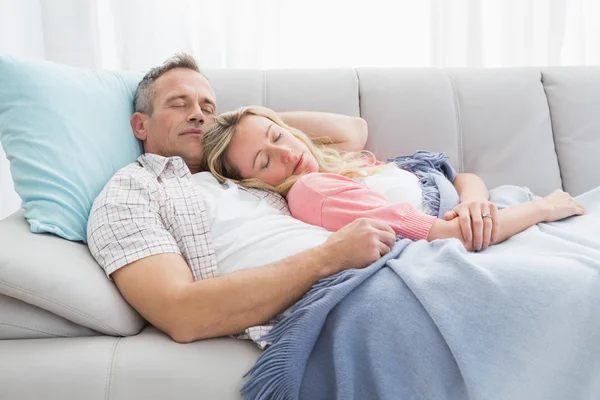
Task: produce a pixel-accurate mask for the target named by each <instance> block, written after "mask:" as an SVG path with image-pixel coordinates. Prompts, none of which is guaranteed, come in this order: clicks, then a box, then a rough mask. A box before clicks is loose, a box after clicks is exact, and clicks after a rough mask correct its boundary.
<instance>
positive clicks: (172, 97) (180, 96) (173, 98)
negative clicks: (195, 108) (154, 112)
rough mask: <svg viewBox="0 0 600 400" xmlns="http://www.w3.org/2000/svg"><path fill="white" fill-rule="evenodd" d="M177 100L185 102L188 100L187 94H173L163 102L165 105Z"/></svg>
mask: <svg viewBox="0 0 600 400" xmlns="http://www.w3.org/2000/svg"><path fill="white" fill-rule="evenodd" d="M178 99H182V100H187V99H189V96H188V95H187V94H174V95H172V96H169V97H167V100H165V103H170V102H172V101H173V100H178Z"/></svg>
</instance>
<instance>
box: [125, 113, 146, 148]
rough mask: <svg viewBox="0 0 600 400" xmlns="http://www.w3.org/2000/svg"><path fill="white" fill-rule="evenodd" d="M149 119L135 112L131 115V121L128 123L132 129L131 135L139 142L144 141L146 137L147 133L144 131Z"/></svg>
mask: <svg viewBox="0 0 600 400" xmlns="http://www.w3.org/2000/svg"><path fill="white" fill-rule="evenodd" d="M149 118H150V117H148V115H146V114H144V113H141V112H135V113H133V115H132V116H131V120H130V121H129V123H130V124H131V129H133V134H134V135H135V137H136V138H138V139H140V140H141V141H144V140H146V138H147V137H148V131H147V130H146V121H148V119H149Z"/></svg>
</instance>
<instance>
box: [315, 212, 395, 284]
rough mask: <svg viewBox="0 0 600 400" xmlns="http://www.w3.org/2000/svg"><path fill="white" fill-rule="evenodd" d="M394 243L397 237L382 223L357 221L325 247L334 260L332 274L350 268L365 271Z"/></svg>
mask: <svg viewBox="0 0 600 400" xmlns="http://www.w3.org/2000/svg"><path fill="white" fill-rule="evenodd" d="M395 242H396V234H395V233H394V231H393V230H392V228H390V226H389V225H388V224H386V223H385V222H382V221H378V220H374V219H368V218H359V219H357V220H355V221H353V222H351V223H350V224H348V225H346V226H345V227H343V228H342V229H340V230H339V231H337V232H335V233H334V234H333V235H331V236H330V237H329V239H327V241H326V242H325V243H324V244H323V247H325V248H327V251H328V252H329V254H331V257H332V258H333V259H334V260H333V261H334V262H332V271H330V272H331V273H329V274H328V275H333V274H335V273H337V272H339V271H342V270H345V269H350V268H364V267H366V266H368V265H369V264H371V263H373V262H374V261H376V260H378V259H379V258H380V257H381V256H383V255H384V254H386V253H388V252H389V251H390V250H391V248H392V246H393V245H394V243H395Z"/></svg>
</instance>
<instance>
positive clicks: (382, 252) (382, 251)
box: [379, 242, 392, 257]
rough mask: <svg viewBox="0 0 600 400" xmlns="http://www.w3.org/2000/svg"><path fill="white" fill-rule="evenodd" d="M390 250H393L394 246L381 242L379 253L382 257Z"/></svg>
mask: <svg viewBox="0 0 600 400" xmlns="http://www.w3.org/2000/svg"><path fill="white" fill-rule="evenodd" d="M390 250H392V248H391V247H390V246H388V245H386V244H385V243H383V242H379V255H380V256H381V257H383V256H384V255H386V254H387V253H389V252H390Z"/></svg>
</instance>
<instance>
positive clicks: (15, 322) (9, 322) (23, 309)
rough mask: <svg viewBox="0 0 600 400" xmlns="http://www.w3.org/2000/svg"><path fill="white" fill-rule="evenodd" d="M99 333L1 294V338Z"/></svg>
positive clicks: (34, 337) (75, 335) (35, 337)
mask: <svg viewBox="0 0 600 400" xmlns="http://www.w3.org/2000/svg"><path fill="white" fill-rule="evenodd" d="M97 335H99V333H98V332H95V331H93V330H91V329H88V328H85V327H83V326H81V325H77V324H75V323H73V322H71V321H68V320H66V319H64V318H62V317H59V316H58V315H56V314H53V313H51V312H50V311H46V310H43V309H41V308H39V307H36V306H32V305H31V304H28V303H25V302H23V301H21V300H17V299H15V298H13V297H8V296H5V295H1V294H0V340H2V339H37V338H50V337H79V336H97Z"/></svg>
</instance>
